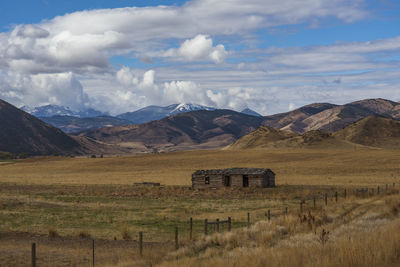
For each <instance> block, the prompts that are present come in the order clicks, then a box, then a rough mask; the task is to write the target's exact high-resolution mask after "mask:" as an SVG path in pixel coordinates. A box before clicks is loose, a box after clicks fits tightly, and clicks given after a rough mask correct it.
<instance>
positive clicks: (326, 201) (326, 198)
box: [325, 193, 328, 206]
mask: <svg viewBox="0 0 400 267" xmlns="http://www.w3.org/2000/svg"><path fill="white" fill-rule="evenodd" d="M327 205H328V193H325V206H327Z"/></svg>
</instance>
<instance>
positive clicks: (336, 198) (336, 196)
mask: <svg viewBox="0 0 400 267" xmlns="http://www.w3.org/2000/svg"><path fill="white" fill-rule="evenodd" d="M337 200H338V193H337V191H336V192H335V201H336V203H337Z"/></svg>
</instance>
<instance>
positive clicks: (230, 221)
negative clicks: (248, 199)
mask: <svg viewBox="0 0 400 267" xmlns="http://www.w3.org/2000/svg"><path fill="white" fill-rule="evenodd" d="M231 223H232V220H231V217H228V231H229V232H230V231H231Z"/></svg>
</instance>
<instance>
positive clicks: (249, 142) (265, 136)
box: [229, 126, 297, 149]
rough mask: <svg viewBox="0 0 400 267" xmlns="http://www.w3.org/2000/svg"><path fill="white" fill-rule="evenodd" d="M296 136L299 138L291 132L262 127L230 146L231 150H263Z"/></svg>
mask: <svg viewBox="0 0 400 267" xmlns="http://www.w3.org/2000/svg"><path fill="white" fill-rule="evenodd" d="M295 136H297V134H295V133H292V132H289V131H281V130H276V129H274V128H271V127H268V126H261V127H259V128H257V130H255V131H254V132H251V133H249V134H247V135H245V136H243V137H242V138H240V139H239V140H237V141H236V142H234V143H233V144H232V145H230V146H229V149H252V148H261V147H265V146H268V144H271V143H274V142H276V141H280V140H284V139H288V138H291V137H295Z"/></svg>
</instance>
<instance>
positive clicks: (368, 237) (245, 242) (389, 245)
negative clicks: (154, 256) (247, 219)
mask: <svg viewBox="0 0 400 267" xmlns="http://www.w3.org/2000/svg"><path fill="white" fill-rule="evenodd" d="M399 204H400V198H399V196H398V195H396V196H389V197H386V198H384V199H381V198H373V199H367V200H365V199H364V200H362V201H355V202H353V205H355V207H331V208H329V209H327V210H326V211H324V213H325V212H326V213H327V215H326V214H325V215H324V214H323V213H319V212H316V213H315V218H316V219H315V221H314V222H313V223H312V224H313V225H310V224H309V222H304V221H301V220H298V219H296V218H295V217H294V216H287V217H280V218H278V219H277V220H275V221H273V222H271V223H268V222H265V221H264V222H259V223H257V224H255V225H254V226H253V227H251V228H250V229H242V230H237V231H234V232H233V233H225V234H215V235H212V236H208V237H204V238H203V239H201V240H199V241H197V242H195V243H194V244H192V245H191V246H188V247H185V248H183V249H180V250H179V251H177V252H174V253H170V254H169V257H168V258H167V260H165V261H164V262H162V264H161V265H162V266H265V265H266V264H267V265H268V266H360V267H361V266H377V267H378V266H399V264H400V232H399V231H398V227H400V218H399V217H398V216H397V214H396V213H394V212H390V211H393V206H396V207H397V206H398V205H399ZM388 211H389V212H388ZM324 216H328V217H330V220H324V219H323V217H324ZM317 221H318V223H316V222H317ZM324 233H325V234H324Z"/></svg>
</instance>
